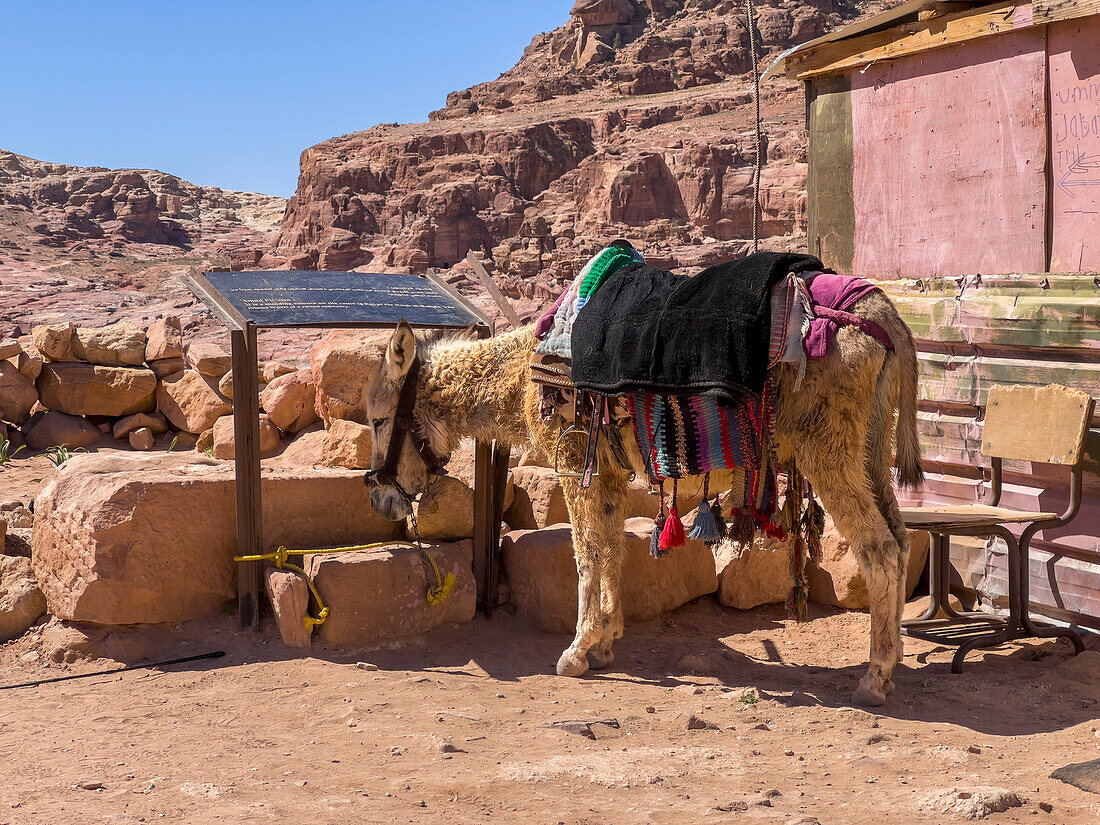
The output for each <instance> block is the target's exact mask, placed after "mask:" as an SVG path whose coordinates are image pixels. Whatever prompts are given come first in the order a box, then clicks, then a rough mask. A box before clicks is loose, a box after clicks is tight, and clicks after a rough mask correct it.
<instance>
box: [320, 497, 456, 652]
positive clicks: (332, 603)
mask: <svg viewBox="0 0 1100 825" xmlns="http://www.w3.org/2000/svg"><path fill="white" fill-rule="evenodd" d="M360 486H362V485H361V484H360ZM425 550H426V551H427V552H428V553H429V554H430V555H431V556H432V558H433V560H434V561H435V563H436V566H437V567H438V568H439V572H440V574H441V575H443V576H444V577H446V576H448V575H450V576H454V584H453V585H452V587H451V589H450V592H449V595H448V596H447V598H446V599H445V600H444V601H443V602H442V603H441V604H437V605H431V604H428V601H427V598H426V593H427V588H428V586H429V584H431V585H434V584H435V577H434V573H433V571H432V569H431V567H430V566H429V565H428V564H427V563H426V562H425V561H424V558H423V557H422V556H421V554H420V552H419V551H418V550H416V549H415V548H411V547H393V548H389V549H381V550H371V551H358V552H352V553H339V554H334V555H331V556H323V555H316V556H307V557H306V559H305V563H304V565H303V566H304V567H305V570H306V572H307V573H309V574H310V576H312V577H313V583H314V585H315V586H316V587H317V589H318V590H319V591H320V592H321V593H322V594H323V596H324V599H325V602H326V604H328V606H329V609H330V611H331V612H330V614H329V617H328V620H327V621H326V622H325V623H324V624H323V625H321V626H320V627H318V628H317V639H318V641H319V642H321V643H322V644H325V645H328V646H331V647H362V646H364V645H368V644H372V643H375V642H380V641H383V640H388V639H393V638H399V637H401V636H411V635H415V634H419V633H424V632H425V631H427V630H430V629H431V628H433V627H437V626H438V625H441V624H443V623H444V622H468V621H470V620H471V619H473V618H474V613H475V611H476V609H477V594H476V586H475V583H474V576H473V570H472V559H473V543H472V542H470V541H463V542H458V543H456V544H428V545H425Z"/></svg>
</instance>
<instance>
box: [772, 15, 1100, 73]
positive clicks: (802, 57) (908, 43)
mask: <svg viewBox="0 0 1100 825" xmlns="http://www.w3.org/2000/svg"><path fill="white" fill-rule="evenodd" d="M1058 1H1059V2H1069V0H1058ZM1088 2H1100V0H1088ZM1018 8H1019V9H1020V10H1021V12H1020V13H1017V9H1018ZM1024 10H1026V13H1024ZM1030 12H1031V9H1030V7H1028V6H1026V5H1019V4H1017V3H994V4H992V5H989V6H982V7H980V8H977V9H971V10H969V11H964V12H959V13H957V14H951V15H945V16H942V17H934V18H930V19H928V20H918V21H916V22H912V23H906V24H904V25H901V26H896V27H894V28H892V29H887V30H886V31H881V32H873V33H872V34H866V35H863V36H861V37H852V38H849V39H847V40H837V41H834V42H832V43H825V44H822V45H821V46H819V47H818V48H816V49H810V50H807V51H805V52H803V53H800V54H794V55H791V56H790V57H789V58H788V66H787V76H788V77H792V76H793V77H797V78H798V79H799V80H807V79H809V78H812V77H819V76H822V75H827V74H835V73H837V72H841V71H844V70H845V69H850V68H854V67H861V66H866V65H867V64H869V63H874V62H875V61H876V60H889V59H891V58H895V57H902V56H903V55H907V54H916V53H917V52H924V51H928V50H930V49H938V48H943V47H945V46H952V45H955V44H956V43H965V42H967V41H969V40H976V39H977V38H979V37H988V36H990V35H994V34H1003V33H1004V32H1010V31H1013V30H1015V29H1021V28H1027V27H1028V26H1031V25H1033V23H1032V20H1031V18H1032V15H1031V13H1030Z"/></svg>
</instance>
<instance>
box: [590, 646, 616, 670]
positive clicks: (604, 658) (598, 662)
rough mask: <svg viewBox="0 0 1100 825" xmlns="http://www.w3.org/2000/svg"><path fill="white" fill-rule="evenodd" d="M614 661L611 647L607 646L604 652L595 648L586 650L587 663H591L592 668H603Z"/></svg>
mask: <svg viewBox="0 0 1100 825" xmlns="http://www.w3.org/2000/svg"><path fill="white" fill-rule="evenodd" d="M614 661H615V652H614V651H613V650H612V649H611V648H608V649H607V651H606V652H604V651H601V650H598V649H597V648H592V649H591V650H590V651H588V663H589V664H590V665H592V669H593V670H603V669H604V668H605V667H607V666H608V665H610V664H611V663H612V662H614Z"/></svg>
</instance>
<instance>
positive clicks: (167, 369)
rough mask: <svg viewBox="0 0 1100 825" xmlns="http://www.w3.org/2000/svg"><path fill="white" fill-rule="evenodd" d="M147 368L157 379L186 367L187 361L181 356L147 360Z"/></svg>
mask: <svg viewBox="0 0 1100 825" xmlns="http://www.w3.org/2000/svg"><path fill="white" fill-rule="evenodd" d="M149 369H151V370H152V371H153V374H154V375H156V377H157V380H158V381H159V380H161V379H164V378H167V377H168V376H169V375H175V374H176V373H178V372H183V371H184V370H185V369H187V362H186V361H184V360H183V358H161V359H158V360H155V361H150V362H149Z"/></svg>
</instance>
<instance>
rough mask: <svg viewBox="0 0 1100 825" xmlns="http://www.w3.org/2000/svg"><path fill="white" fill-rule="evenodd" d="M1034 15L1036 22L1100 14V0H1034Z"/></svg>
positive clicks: (1050, 21)
mask: <svg viewBox="0 0 1100 825" xmlns="http://www.w3.org/2000/svg"><path fill="white" fill-rule="evenodd" d="M1031 11H1032V15H1033V16H1034V18H1035V22H1036V23H1054V22H1057V21H1059V20H1073V19H1075V18H1077V17H1091V16H1092V15H1094V14H1100V0H1033V2H1032V4H1031Z"/></svg>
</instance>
